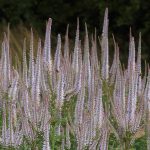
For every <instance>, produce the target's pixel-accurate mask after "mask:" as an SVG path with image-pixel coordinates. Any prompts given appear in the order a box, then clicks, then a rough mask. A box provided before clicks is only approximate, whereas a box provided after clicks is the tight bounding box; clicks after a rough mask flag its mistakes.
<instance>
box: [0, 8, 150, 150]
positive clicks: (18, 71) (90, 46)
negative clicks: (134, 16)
mask: <svg viewBox="0 0 150 150" xmlns="http://www.w3.org/2000/svg"><path fill="white" fill-rule="evenodd" d="M51 25H52V19H49V20H48V22H47V24H46V34H45V42H44V46H42V44H41V39H39V41H38V47H37V54H36V55H37V56H36V58H35V57H34V52H35V47H34V38H33V32H32V30H31V39H30V54H29V61H28V59H27V56H26V50H27V47H26V39H25V40H24V45H23V60H22V64H17V65H16V67H13V66H12V62H11V59H10V56H9V51H10V47H9V30H8V33H7V34H4V39H3V42H2V52H1V59H0V105H1V108H0V109H1V117H2V121H1V122H0V126H1V132H0V133H1V139H0V140H1V141H0V142H1V148H2V149H19V150H21V149H22V150H29V149H32V150H40V149H43V150H59V149H61V150H65V149H66V150H67V149H68V150H69V149H70V150H85V149H87V150H98V149H100V150H107V149H122V150H128V149H130V148H136V146H137V145H138V140H140V139H141V138H142V139H141V140H143V139H145V141H146V139H147V149H148V150H150V141H149V138H150V123H149V122H150V113H149V112H150V107H149V100H150V70H149V67H148V65H146V67H145V73H144V74H142V72H141V35H139V44H138V53H137V56H136V54H135V52H136V51H135V43H134V37H133V36H132V33H131V32H130V37H129V39H130V40H129V57H128V66H127V68H125V67H124V66H123V65H122V64H121V63H120V60H119V47H118V45H117V43H116V42H115V38H114V37H113V39H114V59H113V62H112V65H109V64H110V63H109V46H108V9H107V8H106V10H105V16H104V24H103V31H102V36H101V39H100V38H99V39H98V40H99V43H100V45H98V44H97V35H96V32H95V35H92V36H91V39H90V40H89V37H88V30H87V25H86V24H85V40H84V45H82V42H81V40H80V37H79V20H78V21H77V30H76V37H75V45H74V51H73V53H72V54H71V51H70V48H69V37H68V30H69V28H67V31H66V36H65V43H64V45H63V43H62V40H61V35H60V34H58V38H57V46H56V51H55V56H54V57H53V56H52V55H51ZM99 47H101V60H99V59H98V54H97V52H98V49H99ZM12 57H13V56H12ZM144 130H146V131H147V132H145V133H147V134H146V135H144ZM143 148H144V146H143ZM145 149H146V147H145Z"/></svg>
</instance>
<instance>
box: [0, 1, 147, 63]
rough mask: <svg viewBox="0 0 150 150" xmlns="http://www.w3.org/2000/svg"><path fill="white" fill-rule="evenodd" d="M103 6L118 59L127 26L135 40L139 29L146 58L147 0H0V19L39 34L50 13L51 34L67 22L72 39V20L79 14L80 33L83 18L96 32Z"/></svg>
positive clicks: (125, 51)
mask: <svg viewBox="0 0 150 150" xmlns="http://www.w3.org/2000/svg"><path fill="white" fill-rule="evenodd" d="M106 6H108V8H109V35H110V40H111V34H112V33H114V35H115V37H116V40H117V42H118V44H119V47H120V51H121V56H122V57H121V59H122V60H126V59H127V55H128V41H129V27H130V26H131V27H132V32H133V35H134V36H135V39H136V40H135V41H136V44H137V40H138V33H139V32H140V31H141V32H142V59H143V60H144V59H146V60H147V61H148V62H150V61H149V60H150V0H146V1H144V0H108V1H104V0H7V1H6V0H0V23H1V24H7V23H8V22H9V23H10V24H11V27H12V28H13V27H15V26H16V25H18V24H23V25H25V26H26V27H27V28H30V27H31V26H32V27H33V28H34V29H35V30H37V31H38V33H39V34H40V35H41V36H43V35H44V32H45V22H46V20H47V19H48V18H49V17H51V18H52V19H53V27H52V34H53V35H56V34H58V33H61V34H62V35H64V34H65V30H66V26H67V24H70V32H69V36H70V38H71V39H74V36H75V29H76V20H77V17H79V18H80V30H81V37H82V35H83V33H84V22H87V24H88V29H89V31H90V33H92V32H94V28H95V27H96V28H97V30H98V34H99V35H100V34H101V30H102V23H103V16H104V10H105V7H106ZM136 47H137V46H136ZM112 51H113V50H112Z"/></svg>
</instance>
